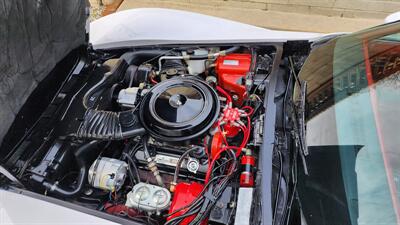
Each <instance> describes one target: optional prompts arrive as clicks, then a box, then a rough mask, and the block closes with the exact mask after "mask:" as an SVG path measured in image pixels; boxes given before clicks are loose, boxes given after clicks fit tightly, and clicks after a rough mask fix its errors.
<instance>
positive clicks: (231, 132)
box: [221, 107, 240, 137]
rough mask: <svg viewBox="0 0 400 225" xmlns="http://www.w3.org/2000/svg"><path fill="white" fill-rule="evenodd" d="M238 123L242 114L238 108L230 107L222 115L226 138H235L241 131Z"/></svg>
mask: <svg viewBox="0 0 400 225" xmlns="http://www.w3.org/2000/svg"><path fill="white" fill-rule="evenodd" d="M237 121H240V112H239V109H238V108H231V107H228V108H226V109H225V110H224V112H223V114H222V120H221V123H222V125H223V127H224V130H225V132H226V133H225V136H227V137H235V136H236V135H237V134H238V133H239V131H240V128H239V124H238V123H237Z"/></svg>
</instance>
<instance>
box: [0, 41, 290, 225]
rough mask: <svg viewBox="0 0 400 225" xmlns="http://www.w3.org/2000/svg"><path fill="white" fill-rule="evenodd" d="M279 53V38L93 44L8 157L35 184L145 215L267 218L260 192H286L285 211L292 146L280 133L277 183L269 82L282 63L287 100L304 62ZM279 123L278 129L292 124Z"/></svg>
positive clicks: (107, 208)
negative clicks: (245, 42)
mask: <svg viewBox="0 0 400 225" xmlns="http://www.w3.org/2000/svg"><path fill="white" fill-rule="evenodd" d="M276 54H277V49H276V48H275V46H200V47H198V46H185V47H171V48H160V49H154V48H149V49H135V50H124V51H118V52H113V53H106V52H91V56H90V59H87V60H81V61H80V62H79V63H78V67H79V66H80V70H76V71H77V72H72V73H71V74H70V75H69V76H68V77H67V79H66V80H65V81H64V83H63V84H62V85H61V88H60V89H59V91H58V92H57V94H56V96H55V97H54V98H53V100H52V102H51V103H50V105H49V106H48V107H47V108H46V110H45V111H44V112H43V114H42V115H41V116H40V118H39V119H38V120H37V121H36V122H35V124H34V126H33V127H32V128H31V129H30V130H29V131H28V132H26V135H25V136H24V137H23V138H22V139H21V141H20V142H19V143H18V144H17V145H15V147H14V148H13V149H12V150H11V151H9V154H8V155H7V156H6V157H5V159H6V160H5V161H6V162H7V163H6V165H8V168H10V169H11V171H12V172H13V173H14V174H16V176H17V177H18V178H19V179H20V180H21V182H22V183H23V184H24V186H25V187H26V189H28V190H32V191H34V192H37V193H41V194H44V195H48V196H52V197H55V198H58V199H63V200H65V201H68V202H72V203H74V204H78V205H81V206H85V207H87V208H90V209H95V210H98V211H101V212H104V213H107V214H111V215H114V216H118V217H122V218H125V219H128V220H130V221H134V222H138V223H142V224H168V225H172V224H182V225H186V224H250V223H252V222H254V221H259V220H260V218H259V217H260V216H259V214H260V211H257V210H260V209H259V208H260V205H261V203H260V202H261V200H260V192H261V190H262V191H265V192H268V193H270V192H272V193H273V195H274V196H276V197H274V199H272V201H273V202H274V204H273V206H272V207H273V208H274V218H275V219H276V220H277V219H279V218H278V217H279V216H278V214H280V215H282V216H281V218H280V219H282V218H283V215H284V214H285V213H287V212H286V211H285V210H284V208H286V207H287V206H286V204H287V203H286V202H287V199H288V198H289V197H290V194H291V185H292V184H293V183H291V181H290V179H289V177H291V176H292V175H291V169H290V166H288V165H289V164H290V163H292V161H291V160H292V159H293V156H292V155H291V154H292V153H291V152H290V151H289V150H288V149H289V148H290V146H291V145H294V144H293V143H292V142H290V141H289V140H285V141H277V143H285V144H282V145H286V151H284V152H286V153H283V154H281V153H276V152H275V153H273V163H274V164H273V165H274V167H273V171H272V172H271V173H272V174H273V175H272V178H271V179H272V190H271V191H269V190H264V189H263V187H262V183H261V177H262V170H261V169H262V165H260V163H261V159H260V150H261V149H262V148H261V147H262V145H263V143H264V136H265V134H264V132H265V123H266V122H265V115H266V104H265V98H266V80H267V78H268V77H269V76H270V75H271V73H272V72H273V66H274V64H281V65H280V66H279V65H277V66H276V68H278V69H277V70H280V72H281V73H282V74H283V76H282V82H283V83H284V86H283V87H284V88H283V89H282V93H281V95H280V100H282V99H283V103H285V100H286V99H287V98H289V96H290V94H287V93H288V91H290V90H288V88H287V87H290V86H293V83H294V79H292V78H291V75H290V74H291V73H292V72H288V71H295V70H296V69H295V65H294V64H293V62H292V61H290V63H291V64H290V63H286V64H284V63H281V60H280V58H279V59H276ZM288 62H289V61H288ZM277 101H278V100H277ZM285 110H287V109H285ZM288 117H290V115H288ZM284 118H286V117H284ZM285 120H286V119H285ZM286 123H287V122H282V124H280V126H281V128H282V127H285V126H286ZM277 130H279V129H277ZM272 132H275V131H272ZM280 132H281V133H279V131H278V132H277V133H276V137H275V138H276V139H280V138H283V137H285V135H286V134H287V133H290V132H291V131H290V130H285V128H283V131H282V130H281V131H280ZM286 141H287V142H286ZM278 147H279V146H278ZM278 147H277V148H278ZM280 147H282V146H280ZM284 163H288V165H284ZM289 193H290V194H289ZM293 193H294V192H293ZM280 196H283V197H281V198H280ZM278 199H281V200H280V201H282V203H280V201H279V200H278ZM255 214H258V216H254V215H255Z"/></svg>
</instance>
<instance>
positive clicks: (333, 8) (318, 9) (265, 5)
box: [187, 0, 400, 19]
mask: <svg viewBox="0 0 400 225" xmlns="http://www.w3.org/2000/svg"><path fill="white" fill-rule="evenodd" d="M221 1H222V2H225V3H227V4H230V3H233V4H235V5H238V6H240V5H242V6H243V7H254V8H258V9H262V10H272V11H281V12H293V13H301V14H313V15H323V16H335V17H346V18H369V19H371V18H377V19H382V18H385V17H386V16H387V14H390V13H393V12H396V11H400V0H226V1H223V0H221ZM187 2H189V0H187ZM199 2H210V3H211V2H213V1H212V0H211V1H199ZM216 2H218V1H216ZM211 4H213V3H211Z"/></svg>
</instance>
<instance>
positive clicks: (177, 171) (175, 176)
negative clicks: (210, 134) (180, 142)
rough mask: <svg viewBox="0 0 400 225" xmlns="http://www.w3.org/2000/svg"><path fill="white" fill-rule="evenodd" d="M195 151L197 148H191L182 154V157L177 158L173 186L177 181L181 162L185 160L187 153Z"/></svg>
mask: <svg viewBox="0 0 400 225" xmlns="http://www.w3.org/2000/svg"><path fill="white" fill-rule="evenodd" d="M197 149H198V147H194V148H191V149H189V150H187V151H186V152H184V153H183V154H182V156H181V157H180V158H179V160H178V163H177V164H176V168H175V173H174V178H173V180H172V182H173V184H176V182H177V181H178V176H179V171H180V169H181V164H182V162H183V160H184V159H185V158H186V156H188V155H189V153H191V152H192V151H194V150H197Z"/></svg>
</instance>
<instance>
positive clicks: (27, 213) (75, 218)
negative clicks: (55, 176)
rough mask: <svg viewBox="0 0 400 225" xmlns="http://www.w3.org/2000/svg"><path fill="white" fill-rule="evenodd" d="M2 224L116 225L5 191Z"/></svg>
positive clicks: (0, 213) (1, 202)
mask: <svg viewBox="0 0 400 225" xmlns="http://www.w3.org/2000/svg"><path fill="white" fill-rule="evenodd" d="M0 224H2V225H31V224H57V225H61V224H65V225H71V224H74V225H92V224H93V225H116V223H113V222H111V221H109V220H105V219H102V218H99V217H96V216H92V215H89V214H85V213H83V212H79V211H76V210H73V209H69V208H66V207H63V206H59V205H56V204H53V203H49V202H46V201H42V200H38V199H35V198H32V197H29V196H25V195H22V194H17V193H13V192H9V191H5V190H0Z"/></svg>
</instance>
